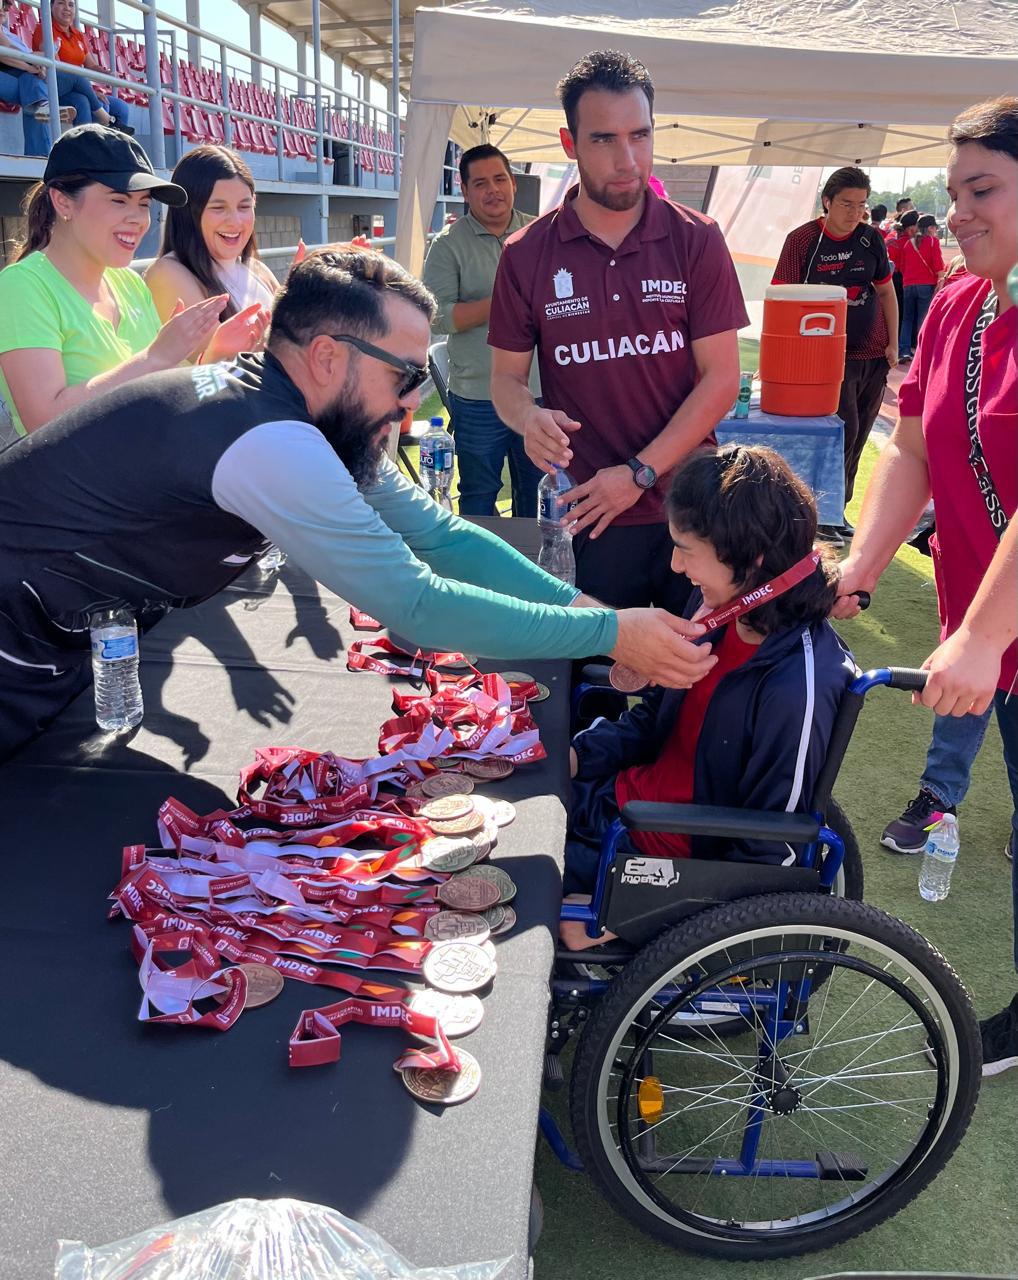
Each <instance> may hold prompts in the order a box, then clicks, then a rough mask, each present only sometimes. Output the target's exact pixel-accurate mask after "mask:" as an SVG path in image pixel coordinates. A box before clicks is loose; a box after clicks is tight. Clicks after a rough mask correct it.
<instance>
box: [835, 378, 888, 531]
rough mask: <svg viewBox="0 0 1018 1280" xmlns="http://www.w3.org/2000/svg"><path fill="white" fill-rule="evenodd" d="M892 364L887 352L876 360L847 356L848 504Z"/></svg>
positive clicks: (843, 415)
mask: <svg viewBox="0 0 1018 1280" xmlns="http://www.w3.org/2000/svg"><path fill="white" fill-rule="evenodd" d="M888 372H889V366H888V364H887V361H886V360H885V359H884V357H883V356H878V357H877V358H876V359H874V360H846V361H845V380H844V382H842V384H841V398H840V399H839V401H838V417H839V418H840V419H841V420H842V422H844V424H845V505H846V506H848V503H849V500H850V499H851V497H852V491H853V490H854V488H855V474H856V472H857V471H858V470H859V459H860V458H861V457H862V451H863V447H864V445H865V444H866V441H867V440H868V439H869V434H870V431H871V430H872V429H873V424H874V422H876V420H877V414H878V413H879V412H880V405H881V403H882V402H883V399H884V388H885V387H886V386H887V375H888Z"/></svg>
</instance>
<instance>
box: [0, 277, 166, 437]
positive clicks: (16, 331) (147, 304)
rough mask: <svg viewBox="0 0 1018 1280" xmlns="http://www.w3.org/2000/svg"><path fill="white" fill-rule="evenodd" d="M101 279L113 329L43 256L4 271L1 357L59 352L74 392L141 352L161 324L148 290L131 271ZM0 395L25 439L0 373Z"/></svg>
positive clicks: (0, 309)
mask: <svg viewBox="0 0 1018 1280" xmlns="http://www.w3.org/2000/svg"><path fill="white" fill-rule="evenodd" d="M103 279H104V280H105V281H106V284H107V285H108V286H109V289H110V292H111V293H112V294H113V296H114V298H116V300H117V310H118V311H119V312H120V323H119V325H117V327H116V328H114V327H113V325H112V324H111V323H110V322H109V320H106V319H105V318H104V317H103V316H100V315H97V314H96V312H95V310H94V309H93V307H92V304H91V303H90V302H89V301H88V299H87V298H85V297H83V296H82V295H81V294H80V293H79V292H78V291H77V289H75V288H74V286H73V285H72V284H71V283H70V281H68V280H67V279H65V277H64V276H62V275H61V274H60V272H59V271H58V270H57V269H56V267H55V266H53V264H52V263H51V262H50V260H49V258H47V257H46V255H45V254H44V253H30V254H29V255H28V257H27V258H23V259H22V260H21V261H20V262H14V263H12V264H11V265H10V266H9V267H4V269H3V270H2V271H0V316H2V317H3V320H2V322H0V355H3V354H4V352H7V351H26V350H32V349H35V348H39V347H41V348H43V349H45V350H47V351H59V352H60V354H61V356H62V358H63V363H64V374H65V376H66V378H67V385H68V386H69V387H74V386H77V385H79V384H80V383H82V382H88V380H89V379H90V378H94V377H95V376H96V375H97V374H100V373H106V372H107V371H108V370H109V369H115V368H116V367H117V365H120V364H123V363H124V361H125V360H129V359H130V358H131V356H134V355H137V354H138V353H139V352H140V351H143V350H144V349H145V348H146V347H147V346H148V345H149V343H150V342H151V341H152V339H153V338H154V337H155V336H156V334H157V333H158V332H159V329H160V327H161V323H162V322H161V321H160V319H159V313H158V311H156V305H155V302H154V301H153V300H152V294H151V293H150V292H149V288H148V285H147V284H146V283H145V281H144V280H142V278H141V277H140V276H139V275H136V274H135V272H133V271H132V270H131V269H130V268H129V267H107V268H106V271H105V272H104V273H103ZM0 395H2V396H3V398H4V400H5V401H6V402H7V408H8V410H9V411H10V415H11V420H12V421H13V423H14V429H15V431H16V432H17V433H18V435H19V436H23V435H25V434H26V431H25V428H24V426H23V424H22V422H21V418H20V417H19V416H18V411H17V408H16V406H15V404H14V401H13V399H12V397H11V393H10V389H9V388H8V386H7V380H6V379H5V378H4V376H3V374H2V373H0Z"/></svg>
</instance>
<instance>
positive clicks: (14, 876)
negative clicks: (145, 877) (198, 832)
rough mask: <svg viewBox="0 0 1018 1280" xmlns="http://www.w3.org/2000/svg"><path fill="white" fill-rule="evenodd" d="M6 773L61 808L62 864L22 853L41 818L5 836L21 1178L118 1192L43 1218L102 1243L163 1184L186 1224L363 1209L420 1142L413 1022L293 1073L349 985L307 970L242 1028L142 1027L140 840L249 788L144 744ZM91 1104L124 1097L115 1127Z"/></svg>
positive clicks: (4, 1083) (142, 1217) (57, 813)
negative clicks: (129, 851) (87, 761)
mask: <svg viewBox="0 0 1018 1280" xmlns="http://www.w3.org/2000/svg"><path fill="white" fill-rule="evenodd" d="M40 766H41V767H40ZM4 781H5V783H10V785H11V786H12V787H15V788H17V789H18V790H19V791H22V790H23V789H27V788H28V787H31V790H32V795H33V805H32V813H37V812H48V813H51V814H53V815H54V820H53V821H52V822H51V823H50V824H49V825H50V833H49V834H50V836H51V839H50V840H49V841H48V842H47V847H46V853H45V856H44V857H39V858H32V857H29V856H27V855H25V856H17V857H16V856H15V855H16V853H17V852H18V851H19V850H20V851H23V850H24V849H27V848H28V847H29V845H30V844H31V840H30V833H31V832H32V831H33V830H34V829H35V821H34V819H33V818H32V817H31V815H30V814H28V813H27V811H26V813H25V814H24V815H16V820H15V821H13V822H12V823H11V824H10V825H9V826H8V827H7V829H6V831H5V832H4V836H5V837H7V838H5V839H4V840H3V842H2V843H3V844H4V845H6V846H7V850H6V851H7V852H8V854H9V855H11V858H12V866H11V872H10V875H9V876H8V877H7V883H6V892H5V905H6V907H7V912H6V917H7V921H8V923H7V925H6V926H5V928H4V929H3V930H2V931H0V965H3V968H4V971H5V972H6V973H8V974H14V973H17V974H18V979H17V981H16V982H12V983H10V984H8V988H7V992H6V996H7V997H8V999H6V1000H5V1013H4V1019H3V1024H4V1029H3V1035H2V1036H0V1060H2V1062H6V1063H9V1064H10V1065H11V1066H13V1067H15V1068H18V1069H19V1070H20V1071H22V1072H26V1073H30V1074H31V1076H32V1077H34V1078H35V1081H37V1082H39V1083H38V1084H32V1083H19V1080H18V1076H17V1074H15V1075H14V1076H13V1077H11V1076H10V1074H9V1073H8V1072H7V1070H6V1068H4V1067H3V1066H2V1065H0V1092H6V1091H7V1089H8V1087H9V1088H10V1089H11V1093H10V1094H9V1095H8V1098H9V1102H10V1104H11V1106H12V1107H13V1108H14V1109H15V1110H16V1111H17V1113H18V1114H21V1115H23V1116H24V1127H23V1136H24V1137H25V1138H26V1139H30V1140H28V1141H26V1143H25V1146H24V1154H23V1158H22V1157H18V1158H17V1159H15V1160H14V1162H13V1166H11V1167H8V1168H7V1169H6V1171H5V1173H6V1175H8V1176H9V1177H11V1178H12V1179H13V1180H14V1181H16V1182H17V1181H22V1180H25V1181H27V1183H29V1184H30V1183H31V1182H32V1181H33V1179H34V1178H37V1177H39V1176H41V1175H40V1173H39V1170H40V1169H41V1168H42V1167H43V1165H42V1164H40V1161H45V1160H50V1159H52V1161H53V1163H54V1165H55V1166H56V1167H59V1169H60V1170H61V1171H62V1173H61V1175H60V1176H61V1177H63V1178H67V1179H71V1180H72V1181H73V1182H74V1183H75V1185H77V1186H80V1187H82V1188H83V1190H84V1191H85V1192H86V1193H87V1189H88V1187H89V1186H94V1187H95V1188H99V1187H102V1188H103V1190H102V1192H101V1193H100V1192H99V1191H98V1190H97V1191H96V1192H95V1193H94V1194H92V1193H88V1194H85V1195H84V1196H83V1197H81V1198H79V1197H77V1196H74V1197H71V1199H70V1202H69V1203H68V1204H67V1205H65V1206H64V1207H63V1208H62V1209H60V1208H59V1205H58V1204H57V1201H56V1200H55V1201H54V1211H53V1212H50V1213H48V1214H47V1215H45V1216H44V1220H43V1223H42V1224H41V1231H42V1232H44V1231H45V1230H46V1228H47V1227H48V1226H50V1225H51V1224H52V1225H56V1224H61V1225H60V1234H66V1232H67V1231H69V1230H70V1231H72V1232H78V1231H90V1232H93V1233H94V1234H93V1238H92V1240H91V1243H94V1244H97V1243H99V1242H100V1239H101V1238H102V1232H104V1231H106V1232H108V1233H109V1234H108V1238H109V1239H115V1238H118V1236H117V1233H119V1234H121V1235H126V1234H130V1233H132V1232H133V1231H135V1230H138V1229H141V1228H142V1227H143V1226H151V1225H153V1223H152V1221H150V1220H149V1217H148V1215H150V1213H151V1204H152V1197H153V1195H155V1197H156V1199H157V1200H161V1201H162V1202H164V1204H165V1206H166V1208H165V1210H160V1212H161V1213H162V1214H163V1217H164V1218H167V1219H168V1218H171V1217H177V1216H181V1215H184V1214H187V1213H192V1212H195V1211H197V1210H198V1209H201V1208H204V1207H207V1206H208V1205H210V1204H215V1203H219V1202H222V1201H225V1200H229V1199H233V1198H235V1197H239V1196H255V1197H260V1198H264V1197H275V1196H295V1197H296V1198H298V1199H306V1200H311V1201H317V1202H319V1203H324V1204H335V1205H336V1206H337V1207H339V1208H340V1209H341V1210H342V1211H343V1212H344V1213H348V1214H350V1215H351V1216H354V1217H357V1216H358V1214H359V1213H360V1212H361V1211H363V1209H364V1208H365V1206H366V1205H369V1204H370V1203H371V1202H372V1199H373V1197H374V1196H375V1195H377V1194H378V1192H379V1191H380V1189H382V1188H384V1187H386V1186H387V1185H388V1184H389V1183H390V1182H391V1180H392V1178H393V1177H395V1176H397V1174H398V1170H399V1168H400V1164H401V1161H402V1160H403V1159H404V1158H405V1155H406V1152H407V1149H408V1147H409V1146H410V1145H411V1144H412V1142H413V1130H414V1123H413V1116H412V1114H411V1117H410V1122H409V1123H407V1116H406V1114H405V1112H406V1107H405V1105H403V1106H397V1105H394V1094H395V1095H396V1098H395V1101H396V1103H405V1099H404V1098H403V1096H402V1085H401V1084H400V1083H399V1078H398V1076H397V1075H396V1073H394V1072H393V1071H392V1067H391V1063H392V1060H393V1058H394V1057H395V1056H396V1054H397V1053H398V1051H399V1050H400V1049H401V1048H403V1047H405V1043H404V1041H403V1039H402V1038H401V1037H402V1034H403V1033H401V1032H400V1031H399V1030H394V1031H389V1032H380V1031H377V1030H375V1031H372V1030H369V1029H367V1028H358V1027H349V1028H345V1029H344V1033H343V1054H342V1059H341V1061H340V1063H339V1064H332V1065H329V1066H324V1067H317V1068H315V1069H313V1070H306V1071H293V1070H291V1069H290V1068H289V1067H288V1065H287V1049H286V1043H287V1037H288V1035H289V1034H290V1032H291V1031H292V1029H293V1027H294V1025H295V1023H296V1020H297V1015H298V1012H299V1010H301V1009H305V1008H313V1007H315V1006H318V1005H322V1004H327V1003H330V1002H331V999H332V995H333V993H331V992H328V991H326V990H325V989H323V988H322V987H318V986H308V985H305V984H303V983H298V982H288V983H287V984H286V987H285V990H284V992H283V993H282V995H281V996H280V997H279V998H278V999H277V1000H276V1001H274V1002H273V1003H272V1004H271V1005H269V1006H266V1007H265V1008H264V1009H250V1010H247V1011H246V1012H245V1013H243V1014H242V1015H241V1017H240V1019H239V1020H238V1022H237V1023H236V1025H235V1026H233V1027H232V1028H231V1029H230V1030H229V1031H228V1032H227V1033H225V1034H223V1033H221V1032H218V1031H216V1030H213V1029H209V1028H204V1027H197V1028H196V1027H177V1026H160V1025H157V1024H153V1023H147V1024H143V1023H140V1022H138V1021H137V1020H136V1014H137V1010H138V1003H139V997H140V989H139V985H138V967H137V964H136V963H135V961H134V960H133V959H132V957H131V952H130V935H131V926H130V924H129V923H128V922H127V921H125V920H123V919H119V920H116V921H114V922H107V921H106V920H105V919H104V915H105V910H104V903H103V899H104V897H105V895H106V894H107V893H108V892H109V891H110V890H111V889H112V888H113V887H114V885H115V883H116V881H117V879H118V878H119V873H120V848H121V846H122V845H123V844H125V843H126V842H128V841H130V840H137V841H146V840H147V841H148V842H149V843H150V844H151V843H152V842H153V841H154V839H155V835H156V827H155V816H156V812H157V809H158V806H159V804H160V803H161V802H162V800H164V799H166V797H167V796H169V795H173V796H175V797H176V798H177V799H179V800H180V801H181V802H182V803H184V804H186V805H187V806H188V807H189V808H191V809H193V810H194V811H196V812H198V813H209V812H212V811H214V810H216V809H223V808H226V809H229V808H230V807H232V801H231V800H230V799H229V797H228V796H227V795H226V794H225V793H224V792H223V791H222V790H221V789H220V788H219V787H217V786H215V785H213V784H212V783H210V782H207V781H205V780H203V779H201V778H197V777H194V776H193V775H192V776H185V775H183V774H181V773H180V772H179V771H178V770H176V769H173V768H171V767H169V766H167V765H165V764H164V763H162V762H161V761H158V760H156V759H155V758H154V757H150V756H147V755H144V754H142V753H139V752H136V751H134V750H132V749H131V748H130V747H125V748H124V749H123V751H122V758H121V760H120V768H119V769H118V770H116V771H113V770H90V769H80V768H78V769H55V768H52V767H50V766H47V765H46V764H45V762H44V761H39V760H38V759H32V758H30V757H29V756H27V755H26V757H25V760H24V764H21V763H19V762H15V763H14V764H13V765H11V766H7V767H5V771H4ZM83 833H87V838H85V839H83ZM8 841H9V842H8ZM15 862H16V864H17V865H13V863H15ZM54 884H59V887H60V892H59V897H58V900H55V901H54V906H55V909H54V910H52V911H48V912H45V913H40V912H39V911H38V905H39V901H40V896H41V895H42V894H43V892H44V887H45V886H46V885H54ZM40 1085H41V1086H44V1087H45V1089H46V1092H42V1093H40V1092H39V1086H40ZM49 1090H53V1091H55V1092H53V1093H52V1094H50V1093H49V1092H48V1091H49ZM366 1097H370V1098H371V1099H372V1103H371V1105H370V1106H366V1105H365V1098H366ZM88 1103H99V1104H101V1105H102V1106H103V1107H104V1108H107V1109H108V1110H106V1111H104V1112H103V1113H102V1121H101V1123H100V1124H99V1125H97V1124H96V1120H97V1115H96V1113H95V1112H94V1110H92V1109H90V1108H89V1106H88V1105H87V1104H88ZM43 1104H44V1105H43ZM40 1106H42V1110H40V1109H39V1108H40ZM132 1110H136V1111H139V1112H142V1113H144V1114H145V1121H144V1128H143V1130H142V1131H141V1133H139V1131H138V1130H137V1128H132V1126H131V1122H130V1121H129V1120H122V1119H120V1118H119V1117H120V1116H122V1115H128V1114H129V1113H130V1111H132ZM43 1115H44V1119H40V1116H43ZM40 1125H42V1128H41V1129H40V1127H39V1126H40ZM138 1137H142V1144H141V1145H140V1146H139V1145H136V1139H137V1138H138ZM47 1143H52V1144H53V1145H52V1146H51V1147H49V1148H47ZM39 1144H42V1145H41V1146H40V1145H39ZM37 1148H38V1149H37ZM149 1169H150V1170H151V1172H149ZM153 1174H154V1175H155V1178H156V1180H157V1182H156V1185H155V1186H154V1187H152V1186H150V1185H149V1184H151V1182H152V1175H153ZM3 1181H4V1178H3V1177H0V1186H2V1184H3ZM54 1185H57V1184H54ZM58 1210H59V1212H58ZM160 1220H162V1219H160ZM39 1234H40V1232H35V1231H33V1232H29V1233H28V1236H29V1237H30V1244H29V1243H28V1242H27V1241H26V1247H27V1248H28V1249H29V1252H32V1251H33V1250H34V1251H36V1252H37V1251H38V1249H39V1248H40V1247H41V1244H40V1241H39V1240H38V1239H37V1236H38V1235H39ZM2 1235H3V1232H2V1231H0V1236H2ZM51 1245H52V1242H48V1244H47V1249H50V1248H51ZM20 1274H24V1275H28V1274H41V1271H40V1270H32V1271H29V1270H25V1271H24V1272H21V1273H20Z"/></svg>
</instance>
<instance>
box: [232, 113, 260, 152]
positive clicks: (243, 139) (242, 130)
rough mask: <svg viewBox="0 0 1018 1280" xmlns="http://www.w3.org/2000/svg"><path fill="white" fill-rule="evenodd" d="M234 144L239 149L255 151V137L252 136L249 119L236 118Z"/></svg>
mask: <svg viewBox="0 0 1018 1280" xmlns="http://www.w3.org/2000/svg"><path fill="white" fill-rule="evenodd" d="M233 145H234V146H235V147H236V148H237V150H238V151H254V149H255V145H254V139H253V138H252V137H251V125H250V124H249V123H248V121H247V120H234V122H233Z"/></svg>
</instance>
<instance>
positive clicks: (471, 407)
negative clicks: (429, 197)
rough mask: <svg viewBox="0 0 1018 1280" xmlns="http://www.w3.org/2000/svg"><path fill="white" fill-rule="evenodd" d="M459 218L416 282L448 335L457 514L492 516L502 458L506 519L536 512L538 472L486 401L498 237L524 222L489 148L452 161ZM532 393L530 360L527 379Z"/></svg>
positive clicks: (437, 242)
mask: <svg viewBox="0 0 1018 1280" xmlns="http://www.w3.org/2000/svg"><path fill="white" fill-rule="evenodd" d="M460 186H461V188H462V190H463V199H464V201H465V202H466V206H467V213H466V216H465V217H462V218H459V219H457V220H456V222H454V223H453V224H452V225H451V226H448V227H446V228H445V229H444V230H443V231H441V232H440V233H439V234H438V235H437V236H436V237H435V239H434V241H433V242H432V245H431V250H430V252H429V253H428V259H427V262H426V263H425V264H424V283H425V284H426V285H427V286H428V288H429V289H430V290H431V292H432V293H433V294H434V295H435V298H436V299H437V301H438V315H437V317H436V319H435V322H434V324H433V326H432V328H433V330H434V332H435V333H447V334H448V335H449V391H450V397H449V399H450V408H451V418H452V421H451V424H450V425H451V427H452V432H453V435H454V436H455V439H456V453H457V457H458V458H459V473H460V493H459V509H460V514H461V515H465V516H493V515H494V514H495V499H496V498H497V497H498V493H499V490H500V489H501V487H502V467H503V464H504V463H505V459H506V455H507V454H508V457H509V475H510V478H511V483H512V495H513V507H512V510H513V515H514V516H531V517H532V516H535V515H536V514H537V485H538V482H539V481H540V479H541V472H540V471H539V470H538V469H537V467H535V466H534V464H533V463H532V462H531V461H530V459H529V458H528V457H527V455H526V452H525V451H524V448H523V437H522V436H520V435H518V434H517V433H516V432H515V431H511V430H510V429H509V428H508V427H507V426H506V425H505V423H504V422H503V421H502V420H501V418H500V417H499V416H498V414H497V413H496V412H495V407H494V405H493V404H492V402H491V389H490V386H491V348H490V347H489V346H488V311H489V308H490V306H491V291H492V287H493V286H494V283H495V272H496V271H497V269H498V260H499V258H500V256H501V254H502V245H503V244H504V243H505V241H506V238H507V237H508V236H511V235H512V234H513V232H515V231H518V230H519V229H520V228H521V227H524V226H526V224H527V223H528V222H530V221H532V219H531V218H530V217H529V215H527V214H525V213H519V212H517V210H516V209H514V208H513V201H514V199H515V196H516V179H515V178H514V177H513V174H512V170H511V169H510V167H509V161H508V160H507V159H506V157H505V156H504V155H503V154H502V152H501V151H499V150H498V148H497V147H492V146H488V145H483V146H479V147H471V148H470V150H469V151H464V153H463V155H462V157H461V158H460ZM530 381H531V388H530V389H531V391H532V393H533V395H534V398H535V399H536V398H537V397H539V396H540V388H539V385H538V383H537V362H536V361H535V362H534V364H533V366H532V368H531V374H530Z"/></svg>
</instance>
